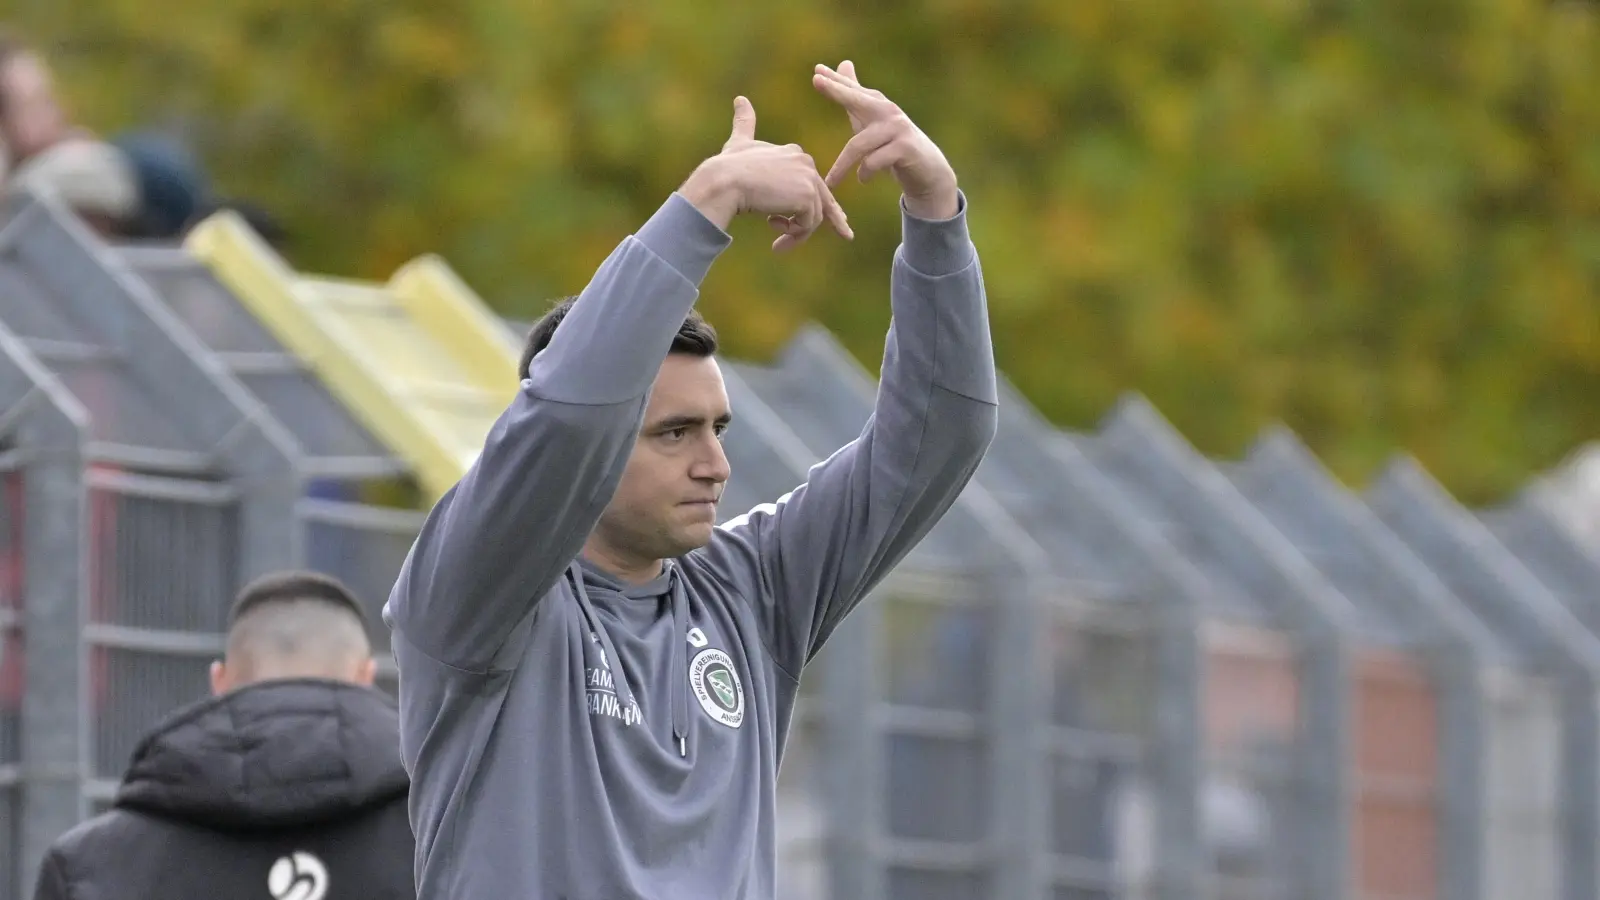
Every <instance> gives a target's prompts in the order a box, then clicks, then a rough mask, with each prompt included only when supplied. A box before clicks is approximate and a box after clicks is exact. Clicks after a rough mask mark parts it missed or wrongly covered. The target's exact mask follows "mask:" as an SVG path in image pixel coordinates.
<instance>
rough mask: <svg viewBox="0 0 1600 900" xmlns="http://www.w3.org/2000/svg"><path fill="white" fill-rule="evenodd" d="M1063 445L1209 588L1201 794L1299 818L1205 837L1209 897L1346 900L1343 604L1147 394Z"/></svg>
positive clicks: (1348, 823) (1347, 657) (1346, 625)
mask: <svg viewBox="0 0 1600 900" xmlns="http://www.w3.org/2000/svg"><path fill="white" fill-rule="evenodd" d="M1071 440H1072V441H1073V442H1074V443H1075V444H1077V445H1078V446H1079V447H1080V448H1081V449H1082V450H1083V452H1084V455H1085V456H1087V457H1088V458H1089V459H1090V460H1091V461H1092V462H1093V463H1094V464H1095V465H1096V467H1097V468H1098V469H1099V470H1100V471H1101V473H1102V474H1104V475H1105V476H1107V477H1108V478H1109V479H1110V480H1111V481H1112V482H1113V484H1115V485H1116V487H1117V488H1118V489H1119V490H1120V491H1121V493H1122V496H1123V498H1124V501H1125V502H1126V503H1128V504H1129V505H1130V506H1132V507H1133V508H1135V509H1138V510H1140V512H1141V514H1142V515H1143V516H1144V517H1145V519H1146V521H1148V522H1149V523H1151V524H1152V525H1153V526H1156V527H1159V528H1160V530H1161V531H1162V533H1163V534H1165V535H1166V536H1167V538H1168V540H1169V542H1170V543H1171V544H1172V545H1173V546H1174V547H1175V548H1176V549H1177V550H1178V551H1179V552H1180V553H1182V554H1184V556H1186V557H1187V558H1188V559H1189V560H1190V561H1191V563H1192V564H1193V565H1194V566H1195V568H1196V570H1197V571H1200V572H1203V573H1204V575H1205V577H1206V578H1207V579H1208V580H1210V581H1211V582H1212V585H1213V588H1212V591H1211V593H1210V596H1211V597H1212V598H1213V599H1215V600H1216V601H1219V606H1218V607H1217V608H1214V609H1208V610H1204V611H1203V615H1204V617H1205V620H1206V625H1205V627H1204V629H1203V630H1204V633H1205V637H1206V641H1205V649H1206V656H1205V660H1206V663H1205V677H1204V678H1203V679H1202V684H1204V686H1205V695H1204V706H1203V710H1204V721H1205V730H1204V734H1205V736H1206V737H1205V741H1204V743H1203V746H1204V748H1205V753H1206V764H1207V765H1208V766H1209V767H1210V768H1209V774H1210V776H1211V778H1210V780H1209V781H1208V786H1209V785H1213V784H1214V785H1217V788H1216V789H1217V790H1219V791H1220V790H1226V791H1230V792H1232V793H1233V795H1234V796H1235V798H1236V802H1238V803H1240V804H1245V803H1247V802H1251V801H1253V802H1257V803H1264V804H1265V807H1266V810H1265V815H1266V819H1265V821H1266V822H1268V823H1279V822H1284V821H1286V820H1287V821H1293V822H1295V823H1296V826H1295V827H1294V828H1292V829H1290V828H1283V827H1281V826H1280V825H1270V824H1269V825H1265V826H1263V825H1261V824H1256V825H1254V826H1253V827H1254V828H1261V827H1266V828H1267V829H1268V830H1267V832H1265V833H1264V834H1262V833H1257V834H1254V835H1253V836H1252V839H1253V840H1256V841H1260V840H1261V839H1262V838H1264V837H1266V835H1269V834H1270V835H1271V838H1269V840H1271V839H1276V840H1279V841H1281V843H1279V844H1277V845H1276V846H1263V845H1259V844H1258V845H1256V846H1254V847H1233V848H1230V847H1228V846H1227V845H1225V844H1222V843H1221V842H1220V841H1221V838H1222V837H1223V835H1221V834H1212V835H1211V836H1210V838H1211V844H1212V846H1211V847H1209V848H1208V849H1210V850H1211V853H1212V858H1211V860H1210V868H1211V872H1210V873H1209V876H1210V877H1208V878H1207V880H1206V887H1207V890H1211V891H1217V892H1219V893H1221V894H1222V895H1224V896H1226V895H1229V894H1232V893H1240V892H1244V893H1248V892H1252V891H1254V892H1261V891H1265V892H1267V895H1268V896H1292V897H1304V898H1312V900H1343V898H1345V897H1347V896H1348V895H1349V891H1350V889H1351V887H1352V878H1351V866H1350V838H1351V834H1352V814H1353V802H1352V797H1353V796H1354V793H1353V790H1352V784H1351V772H1350V767H1349V765H1348V760H1349V757H1350V752H1351V750H1352V747H1353V745H1352V728H1351V718H1350V717H1351V712H1352V709H1351V707H1352V697H1351V695H1352V693H1353V681H1352V675H1353V669H1352V664H1351V651H1350V648H1349V647H1348V646H1347V636H1348V634H1349V632H1350V629H1351V625H1352V622H1353V621H1354V610H1353V609H1352V607H1351V604H1350V602H1349V600H1348V599H1347V598H1345V597H1344V596H1343V595H1342V594H1340V593H1339V592H1338V591H1337V590H1336V589H1334V588H1333V586H1332V585H1330V584H1328V583H1327V582H1326V580H1325V579H1323V578H1322V576H1321V574H1320V573H1318V572H1317V571H1316V569H1314V568H1313V567H1312V566H1311V564H1310V563H1309V562H1307V561H1306V559H1305V558H1304V556H1302V555H1301V553H1300V552H1299V550H1298V549H1297V548H1295V547H1294V546H1293V545H1292V544H1290V543H1289V542H1288V541H1287V540H1286V539H1285V538H1284V536H1283V534H1282V533H1281V532H1279V531H1277V530H1276V529H1274V528H1272V526H1271V525H1270V523H1268V522H1267V521H1266V520H1265V518H1263V517H1262V516H1261V514H1260V513H1259V512H1258V511H1257V510H1256V509H1255V508H1254V507H1253V506H1252V505H1251V504H1250V503H1249V502H1248V501H1247V500H1245V498H1244V497H1242V496H1241V495H1240V494H1239V493H1238V491H1237V490H1236V489H1235V488H1234V486H1233V485H1232V484H1231V483H1229V482H1228V480H1227V479H1226V478H1225V477H1224V476H1223V475H1222V474H1221V472H1220V471H1218V470H1217V469H1216V468H1215V466H1213V465H1212V464H1211V463H1210V462H1209V461H1208V460H1206V459H1205V458H1203V457H1201V456H1200V455H1199V453H1198V452H1196V451H1195V450H1194V448H1193V447H1192V446H1190V445H1189V444H1188V442H1187V441H1185V440H1184V439H1183V437H1182V436H1181V435H1179V434H1178V433H1177V431H1176V430H1175V429H1173V428H1172V426H1171V425H1170V424H1168V423H1167V422H1166V421H1165V420H1164V419H1162V418H1161V416H1160V414H1159V413H1157V412H1156V411H1155V409H1154V408H1153V407H1151V406H1150V405H1149V403H1148V402H1146V401H1145V400H1143V398H1139V397H1127V398H1124V399H1123V400H1122V401H1121V402H1120V403H1119V404H1118V405H1117V408H1116V409H1115V410H1114V411H1113V412H1112V413H1111V415H1109V416H1108V417H1107V419H1106V420H1105V422H1104V423H1103V425H1102V427H1101V429H1100V430H1099V431H1098V432H1097V433H1095V434H1094V435H1075V436H1072V438H1071ZM1221 604H1226V605H1225V606H1224V605H1221ZM1285 743H1287V746H1284V744H1285ZM1285 753H1286V754H1287V758H1284V754H1285ZM1245 834H1246V835H1250V834H1251V832H1250V830H1249V829H1246V830H1245ZM1230 858H1232V860H1236V861H1232V860H1231V859H1230Z"/></svg>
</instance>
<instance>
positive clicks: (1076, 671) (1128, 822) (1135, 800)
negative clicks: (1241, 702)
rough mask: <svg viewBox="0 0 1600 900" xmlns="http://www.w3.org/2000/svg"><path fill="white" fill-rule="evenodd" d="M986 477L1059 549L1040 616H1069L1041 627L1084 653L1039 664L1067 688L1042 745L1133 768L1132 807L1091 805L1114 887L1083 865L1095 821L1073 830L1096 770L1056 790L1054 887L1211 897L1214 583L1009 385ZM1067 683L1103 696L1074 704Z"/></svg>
mask: <svg viewBox="0 0 1600 900" xmlns="http://www.w3.org/2000/svg"><path fill="white" fill-rule="evenodd" d="M977 483H978V484H979V485H980V486H982V487H983V489H984V490H985V491H987V492H988V493H989V494H990V495H991V496H993V497H994V498H995V499H997V500H998V501H999V502H1001V503H1002V504H1003V505H1004V507H1005V508H1006V510H1007V511H1008V512H1009V513H1010V515H1011V517H1012V518H1013V519H1014V520H1016V521H1017V522H1018V523H1020V524H1021V525H1022V526H1023V527H1025V528H1026V529H1027V530H1028V532H1029V533H1030V534H1031V535H1033V537H1034V539H1035V540H1036V541H1038V542H1039V543H1040V544H1042V545H1043V546H1044V547H1045V549H1046V551H1047V552H1048V553H1049V557H1050V563H1051V566H1050V570H1049V572H1048V573H1046V574H1047V582H1046V584H1045V585H1044V586H1043V587H1042V589H1041V590H1040V591H1039V593H1040V595H1041V596H1042V597H1043V599H1044V601H1045V602H1044V607H1045V608H1044V609H1043V610H1041V611H1040V614H1039V615H1038V616H1037V618H1038V619H1045V618H1046V617H1047V616H1053V618H1054V619H1055V622H1053V623H1052V622H1045V621H1039V622H1034V623H1030V624H1034V625H1036V626H1039V627H1042V628H1043V630H1046V631H1047V633H1054V632H1055V631H1056V629H1064V630H1065V631H1066V632H1067V633H1068V634H1069V635H1070V637H1071V638H1074V639H1076V641H1077V643H1078V644H1079V645H1080V646H1081V647H1082V648H1083V652H1080V653H1076V654H1067V653H1058V654H1054V656H1055V658H1054V659H1050V660H1048V661H1047V664H1046V666H1045V667H1044V668H1043V669H1042V670H1041V671H1045V672H1049V673H1050V674H1051V676H1052V681H1053V684H1052V687H1053V693H1054V694H1055V696H1053V697H1051V698H1050V702H1049V706H1050V708H1051V710H1052V716H1051V719H1052V722H1051V724H1050V725H1049V727H1048V728H1047V729H1046V735H1045V736H1044V737H1043V739H1042V740H1037V739H1036V741H1037V742H1038V743H1040V744H1042V745H1043V746H1045V747H1047V748H1048V750H1047V751H1046V752H1047V753H1048V754H1049V755H1050V756H1051V759H1052V761H1054V762H1055V763H1056V765H1057V766H1061V765H1066V766H1068V767H1076V768H1081V767H1083V766H1084V765H1085V764H1093V763H1095V762H1099V763H1100V764H1101V765H1102V766H1105V765H1109V766H1111V767H1113V769H1112V771H1113V772H1118V771H1119V770H1120V771H1127V770H1131V771H1132V773H1134V774H1133V775H1132V778H1131V779H1130V780H1131V781H1132V784H1133V786H1132V789H1128V788H1127V787H1126V785H1124V787H1123V790H1122V792H1121V793H1122V795H1123V796H1122V800H1123V802H1121V803H1120V804H1115V805H1114V806H1112V807H1111V808H1106V807H1105V806H1098V807H1097V806H1096V805H1094V804H1085V805H1087V806H1089V813H1090V815H1091V816H1092V817H1096V818H1099V819H1101V820H1103V822H1102V823H1099V827H1100V828H1104V829H1105V830H1107V831H1108V832H1110V833H1111V834H1112V835H1113V836H1114V838H1115V840H1114V842H1113V846H1112V847H1110V848H1109V850H1110V852H1109V853H1106V854H1105V855H1107V856H1109V857H1110V861H1111V862H1112V863H1113V864H1114V865H1115V869H1116V871H1115V879H1114V883H1113V884H1112V885H1109V886H1108V885H1106V884H1105V880H1104V877H1103V875H1102V876H1101V878H1100V879H1096V880H1089V881H1088V882H1087V883H1085V882H1086V879H1084V878H1082V877H1081V876H1080V875H1079V873H1080V872H1081V871H1082V870H1083V869H1084V867H1085V864H1086V863H1087V864H1090V865H1092V863H1093V861H1092V860H1087V859H1085V858H1084V857H1085V856H1090V855H1093V854H1092V849H1091V848H1092V844H1090V845H1089V846H1085V843H1086V842H1085V841H1084V840H1083V838H1082V836H1083V835H1084V833H1085V831H1086V829H1084V828H1083V827H1082V826H1081V825H1079V826H1078V827H1071V824H1072V823H1075V822H1077V821H1081V820H1080V819H1079V817H1081V816H1082V814H1083V811H1082V810H1081V809H1074V808H1073V807H1074V806H1075V805H1077V804H1076V801H1077V800H1078V799H1079V797H1080V796H1081V794H1082V793H1083V791H1082V790H1081V789H1077V790H1074V789H1073V787H1072V786H1073V785H1074V784H1075V783H1082V782H1083V781H1084V779H1082V778H1080V779H1071V778H1070V777H1069V778H1068V779H1067V784H1068V785H1069V787H1068V788H1067V789H1065V790H1063V789H1059V788H1056V789H1053V790H1052V791H1051V793H1052V795H1053V796H1052V801H1053V802H1052V809H1051V812H1052V817H1051V819H1052V820H1051V821H1050V823H1049V829H1048V830H1049V833H1050V835H1051V837H1052V838H1053V840H1052V841H1051V843H1050V846H1049V847H1047V848H1046V851H1047V854H1048V855H1047V860H1049V862H1050V868H1051V869H1052V875H1053V881H1054V885H1055V887H1056V888H1058V889H1063V890H1073V889H1079V890H1084V891H1085V892H1086V893H1087V894H1088V895H1089V896H1101V895H1102V893H1101V892H1104V895H1108V896H1119V897H1125V898H1129V900H1138V898H1161V900H1189V898H1193V897H1196V896H1199V895H1200V893H1199V892H1200V888H1201V885H1202V883H1203V876H1204V874H1205V871H1204V869H1205V867H1204V866H1203V864H1202V859H1201V856H1202V852H1203V848H1202V846H1201V841H1200V835H1201V834H1202V831H1203V825H1204V811H1203V810H1202V802H1201V798H1202V796H1203V786H1202V780H1201V773H1200V765H1199V755H1198V754H1197V753H1196V752H1195V748H1197V747H1200V746H1201V745H1202V742H1203V732H1202V718H1201V697H1202V688H1201V677H1202V674H1203V673H1202V669H1203V663H1202V637H1201V635H1202V633H1203V630H1202V626H1201V617H1200V611H1201V610H1202V609H1204V608H1205V607H1206V606H1207V605H1209V604H1210V602H1211V601H1210V600H1209V599H1208V598H1207V597H1206V596H1205V593H1206V591H1208V590H1209V583H1208V582H1207V581H1206V579H1204V578H1203V577H1201V576H1200V574H1199V573H1198V572H1197V571H1196V570H1195V569H1194V568H1193V566H1192V565H1191V564H1190V563H1189V561H1188V560H1186V559H1185V558H1183V556H1182V555H1181V554H1179V553H1178V552H1177V551H1176V550H1175V549H1174V548H1173V547H1172V546H1171V545H1170V544H1169V543H1168V542H1167V540H1166V539H1165V537H1163V536H1162V535H1161V534H1160V533H1159V532H1158V531H1157V530H1156V529H1154V528H1152V527H1151V526H1150V525H1149V524H1148V523H1147V522H1145V521H1143V520H1141V518H1140V517H1139V515H1138V514H1137V512H1136V511H1134V510H1133V509H1131V508H1130V507H1129V506H1128V505H1127V504H1126V503H1125V502H1124V501H1123V500H1122V498H1121V497H1120V496H1119V494H1118V492H1117V491H1116V489H1115V488H1114V487H1113V486H1112V485H1111V484H1110V483H1109V482H1108V481H1106V479H1105V478H1103V477H1102V476H1101V474H1100V473H1099V471H1098V470H1097V469H1096V468H1095V467H1094V465H1093V464H1092V463H1091V462H1090V461H1089V460H1088V459H1087V458H1086V457H1084V456H1083V454H1082V453H1081V452H1080V451H1079V450H1078V448H1077V447H1076V445H1074V444H1073V443H1071V442H1069V441H1065V440H1062V439H1061V438H1060V436H1059V435H1058V434H1057V433H1056V431H1055V429H1054V428H1053V427H1052V426H1051V425H1050V424H1049V423H1047V422H1046V421H1045V420H1044V419H1043V417H1042V416H1040V415H1039V414H1038V413H1037V412H1036V411H1035V410H1034V409H1033V408H1032V407H1031V406H1029V405H1028V403H1027V401H1026V400H1025V399H1024V398H1023V397H1022V396H1021V394H1020V393H1019V392H1018V391H1016V389H1015V388H1013V387H1012V386H1011V385H1010V384H1009V383H1008V382H1005V381H1002V383H1001V394H1000V427H999V431H998V434H997V435H996V438H995V442H994V444H993V446H992V447H991V448H990V452H989V455H988V457H987V458H986V459H985V461H984V463H983V465H982V466H980V467H979V470H978V474H977ZM1052 625H1054V626H1055V628H1051V626H1052ZM1123 648H1134V650H1133V652H1131V653H1130V652H1126V651H1125V650H1124V649H1123ZM1052 649H1054V647H1052ZM1069 689H1070V690H1072V691H1073V692H1074V693H1082V694H1084V695H1088V696H1091V697H1093V698H1095V701H1097V702H1095V701H1090V702H1087V703H1071V702H1070V701H1069V697H1068V696H1064V695H1063V691H1064V690H1069ZM1064 701H1067V702H1064ZM1073 707H1082V708H1083V709H1082V711H1075V710H1073ZM1129 710H1132V711H1133V712H1129ZM1057 774H1059V773H1057ZM1070 774H1071V768H1069V769H1068V775H1069V776H1070ZM1125 777H1126V776H1125ZM1099 781H1100V779H1094V778H1092V777H1091V778H1090V779H1089V780H1088V784H1090V785H1091V786H1092V787H1098V786H1099V784H1098V782H1099ZM1045 783H1046V784H1052V785H1053V784H1054V783H1055V779H1052V780H1050V781H1046V782H1045ZM1063 851H1064V852H1063ZM1086 851H1089V852H1086ZM1074 857H1076V858H1074ZM1091 874H1099V873H1091ZM1107 887H1110V888H1111V890H1107ZM1034 896H1041V895H1038V894H1036V895H1034Z"/></svg>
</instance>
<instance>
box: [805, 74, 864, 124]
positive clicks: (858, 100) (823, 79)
mask: <svg viewBox="0 0 1600 900" xmlns="http://www.w3.org/2000/svg"><path fill="white" fill-rule="evenodd" d="M817 69H818V72H817V74H816V75H813V76H812V78H811V83H812V85H813V86H815V87H816V89H817V90H818V91H820V92H821V93H822V95H823V96H824V97H827V98H828V99H829V100H832V101H833V102H835V103H837V104H839V105H840V106H843V107H844V108H845V109H846V110H849V111H850V112H857V113H864V112H867V111H868V110H869V109H870V107H871V105H872V101H873V97H872V95H871V94H868V93H867V92H866V91H864V90H862V88H861V86H860V85H856V84H852V83H851V82H848V81H846V80H844V79H843V78H840V77H839V75H838V74H837V73H835V72H833V71H832V70H831V69H828V68H827V67H826V66H818V67H817ZM824 70H826V71H824Z"/></svg>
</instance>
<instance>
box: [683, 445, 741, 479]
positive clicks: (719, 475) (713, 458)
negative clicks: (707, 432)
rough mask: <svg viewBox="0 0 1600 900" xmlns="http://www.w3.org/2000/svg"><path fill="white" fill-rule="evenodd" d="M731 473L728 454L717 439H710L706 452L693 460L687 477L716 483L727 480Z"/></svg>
mask: <svg viewBox="0 0 1600 900" xmlns="http://www.w3.org/2000/svg"><path fill="white" fill-rule="evenodd" d="M731 474H732V470H731V468H730V467H729V465H728V454H727V453H726V452H725V451H724V450H723V449H722V442H721V441H719V440H712V441H711V442H710V446H709V447H708V448H707V449H706V452H705V453H704V454H703V455H702V456H701V457H700V459H699V460H697V461H696V462H695V465H694V468H692V469H690V470H689V477H691V478H693V479H695V480H696V481H710V482H714V483H716V484H722V483H723V482H725V481H727V480H728V476H729V475H731Z"/></svg>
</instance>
